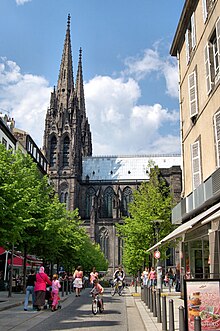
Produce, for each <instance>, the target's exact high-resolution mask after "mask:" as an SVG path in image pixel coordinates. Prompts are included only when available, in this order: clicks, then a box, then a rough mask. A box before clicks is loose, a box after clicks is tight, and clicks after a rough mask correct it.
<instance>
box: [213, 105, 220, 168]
mask: <svg viewBox="0 0 220 331" xmlns="http://www.w3.org/2000/svg"><path fill="white" fill-rule="evenodd" d="M214 127H215V142H216V155H217V166H218V167H220V111H219V112H217V113H216V114H215V116H214Z"/></svg>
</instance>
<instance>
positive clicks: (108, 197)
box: [103, 187, 114, 217]
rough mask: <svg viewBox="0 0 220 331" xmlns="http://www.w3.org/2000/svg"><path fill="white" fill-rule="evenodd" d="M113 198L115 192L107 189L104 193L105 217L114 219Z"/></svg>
mask: <svg viewBox="0 0 220 331" xmlns="http://www.w3.org/2000/svg"><path fill="white" fill-rule="evenodd" d="M113 198H114V190H113V188H111V187H107V189H106V190H105V192H104V201H103V202H104V209H103V212H104V217H112V214H113Z"/></svg>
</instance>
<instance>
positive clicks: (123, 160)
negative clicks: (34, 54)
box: [43, 16, 181, 271]
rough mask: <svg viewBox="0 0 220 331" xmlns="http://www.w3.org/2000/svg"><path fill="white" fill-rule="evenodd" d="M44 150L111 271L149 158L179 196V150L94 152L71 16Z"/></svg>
mask: <svg viewBox="0 0 220 331" xmlns="http://www.w3.org/2000/svg"><path fill="white" fill-rule="evenodd" d="M43 152H44V154H45V156H46V158H47V159H48V161H49V176H50V178H51V180H52V182H53V185H54V188H55V191H56V192H57V193H58V195H59V199H60V201H61V202H64V203H66V207H67V209H69V210H73V209H75V208H78V209H79V214H80V217H81V219H82V220H83V223H84V225H85V227H86V229H87V231H88V234H89V236H90V237H91V239H92V240H93V241H95V242H97V243H99V244H100V246H101V249H102V251H103V252H104V254H105V256H106V258H107V259H108V260H109V269H110V270H111V271H113V270H114V268H115V267H116V266H118V265H119V264H121V262H122V248H123V243H122V242H121V240H120V239H119V238H118V237H117V235H116V229H115V224H116V223H118V222H122V219H123V217H124V216H127V215H128V203H129V202H130V201H131V199H132V190H133V189H137V188H138V186H139V185H140V184H141V183H142V182H143V181H148V180H149V172H150V169H149V168H148V164H149V161H154V162H155V164H156V165H158V167H159V168H160V171H161V173H162V175H163V177H164V178H165V179H166V181H167V183H168V184H169V185H170V187H171V190H172V192H173V194H174V196H175V198H176V200H178V199H179V198H180V193H181V168H180V164H181V159H180V156H179V155H173V156H169V155H158V156H157V155H152V156H144V155H142V156H100V157H94V156H92V138H91V131H90V125H89V121H88V118H87V115H86V106H85V97H84V85H83V72H82V50H81V49H80V51H79V61H78V68H77V76H76V84H74V79H73V65H72V52H71V39H70V16H68V22H67V30H66V35H65V42H64V48H63V55H62V60H61V65H60V71H59V77H58V83H57V87H56V88H55V87H54V90H53V92H52V93H51V99H50V105H49V108H48V110H47V113H46V119H45V131H44V146H43Z"/></svg>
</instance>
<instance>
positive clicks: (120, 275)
mask: <svg viewBox="0 0 220 331" xmlns="http://www.w3.org/2000/svg"><path fill="white" fill-rule="evenodd" d="M124 279H125V272H124V270H123V269H122V267H121V266H119V267H118V269H116V270H115V272H114V275H113V281H114V285H116V283H117V282H119V281H121V282H122V286H123V287H124V286H125V284H124Z"/></svg>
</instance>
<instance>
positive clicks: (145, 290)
mask: <svg viewBox="0 0 220 331" xmlns="http://www.w3.org/2000/svg"><path fill="white" fill-rule="evenodd" d="M146 292H147V286H146V285H144V294H143V300H144V303H145V304H146V301H147V300H146V299H147V297H146Z"/></svg>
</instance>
